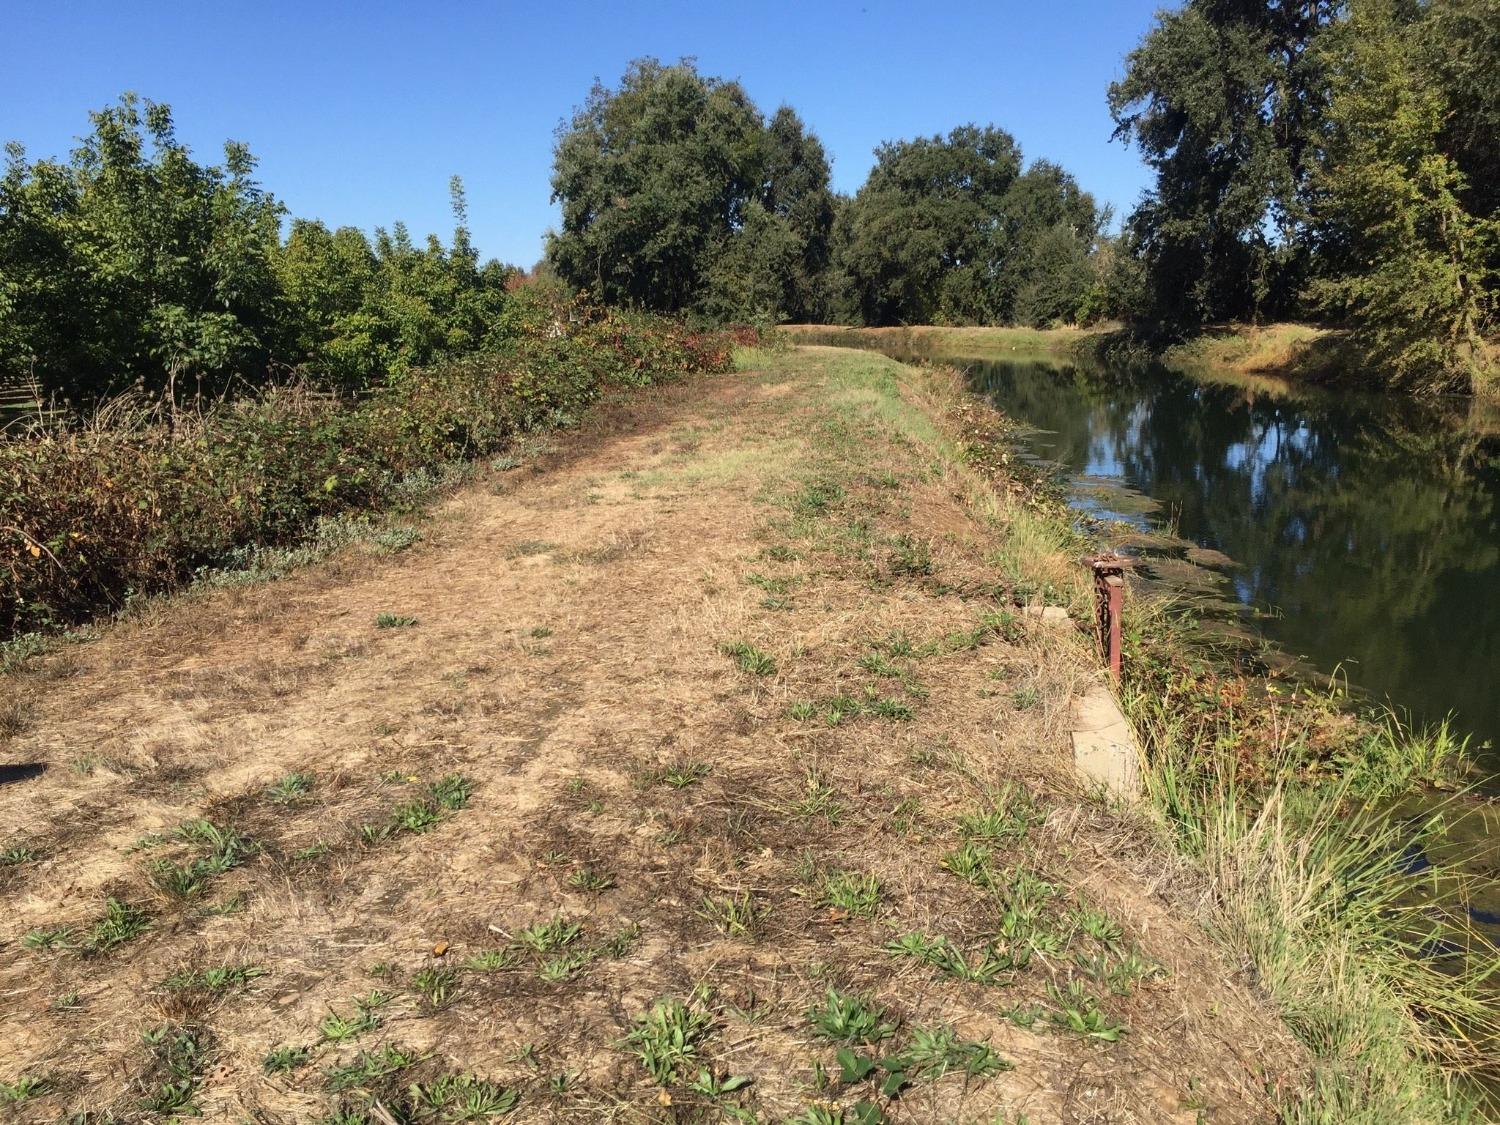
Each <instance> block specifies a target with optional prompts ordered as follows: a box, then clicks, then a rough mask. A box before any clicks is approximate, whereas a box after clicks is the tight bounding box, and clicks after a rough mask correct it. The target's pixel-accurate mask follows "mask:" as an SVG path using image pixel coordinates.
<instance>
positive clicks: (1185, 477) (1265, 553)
mask: <svg viewBox="0 0 1500 1125" xmlns="http://www.w3.org/2000/svg"><path fill="white" fill-rule="evenodd" d="M962 362H963V364H964V366H966V367H968V368H969V370H970V372H971V378H972V381H973V382H974V384H975V385H976V387H977V388H979V389H982V390H983V391H984V392H986V393H987V394H988V395H989V396H990V397H991V398H992V399H993V401H994V402H995V403H996V404H997V405H998V406H999V407H1000V408H1001V409H1003V410H1004V411H1005V412H1006V413H1007V414H1009V415H1010V416H1011V417H1012V418H1015V419H1017V420H1019V421H1021V422H1023V423H1025V424H1027V425H1029V426H1031V427H1034V428H1035V429H1036V430H1037V431H1039V432H1037V433H1036V434H1034V435H1033V436H1032V438H1031V439H1030V445H1031V448H1032V450H1033V452H1035V453H1036V454H1037V455H1038V456H1040V457H1043V458H1046V459H1048V460H1052V461H1056V462H1058V463H1060V464H1061V465H1063V466H1065V467H1066V468H1067V469H1068V470H1070V471H1071V472H1072V473H1074V474H1076V476H1078V477H1083V478H1102V479H1104V480H1107V481H1114V482H1119V483H1121V484H1124V485H1127V486H1128V487H1129V488H1131V489H1134V490H1136V491H1139V492H1140V493H1143V494H1144V495H1146V496H1147V497H1150V498H1151V499H1152V500H1154V501H1156V509H1155V512H1154V514H1153V515H1151V516H1149V517H1145V518H1146V519H1148V520H1150V521H1154V522H1157V523H1164V524H1165V525H1167V526H1168V527H1172V528H1173V529H1174V530H1175V531H1176V533H1177V534H1178V535H1179V536H1180V537H1182V538H1183V539H1186V540H1190V541H1192V542H1193V543H1196V544H1198V545H1199V546H1200V547H1204V548H1211V549H1212V550H1214V551H1218V552H1222V553H1223V554H1224V555H1227V556H1228V558H1229V560H1232V565H1225V566H1224V567H1223V568H1222V569H1223V573H1224V574H1225V576H1226V580H1227V586H1228V592H1229V594H1230V596H1231V597H1232V598H1233V599H1234V600H1235V601H1237V602H1238V603H1239V604H1240V605H1242V606H1244V607H1246V608H1247V609H1253V610H1257V611H1259V615H1258V619H1257V622H1256V625H1257V627H1258V628H1259V629H1260V630H1261V631H1262V632H1264V633H1265V634H1266V635H1268V636H1269V637H1270V638H1271V639H1272V640H1273V641H1275V642H1276V643H1277V644H1278V645H1279V646H1280V647H1282V648H1283V649H1285V650H1286V651H1287V652H1288V653H1290V654H1291V655H1294V656H1300V657H1303V658H1305V659H1306V660H1307V661H1308V662H1309V663H1310V664H1312V665H1313V666H1314V667H1315V668H1317V669H1319V670H1320V671H1322V672H1325V673H1332V672H1334V671H1335V670H1337V671H1339V672H1340V673H1341V674H1343V675H1346V676H1347V677H1348V679H1349V681H1350V682H1351V683H1352V684H1353V685H1354V686H1356V687H1357V688H1359V689H1362V690H1363V691H1364V692H1366V693H1368V694H1369V695H1370V696H1371V697H1373V698H1374V699H1376V700H1382V701H1388V702H1390V703H1392V704H1394V705H1395V706H1397V707H1400V708H1403V709H1406V710H1407V711H1409V712H1410V713H1411V715H1412V716H1413V717H1414V718H1415V719H1416V720H1417V721H1419V722H1426V721H1432V720H1436V719H1441V718H1442V717H1444V716H1445V715H1448V714H1452V715H1454V716H1455V718H1456V720H1457V723H1458V725H1459V727H1460V728H1461V729H1464V730H1467V731H1471V732H1473V735H1474V739H1475V742H1476V744H1477V743H1482V742H1489V743H1490V744H1491V746H1490V748H1489V749H1485V750H1482V751H1481V759H1482V764H1483V765H1484V766H1486V767H1487V768H1488V770H1489V771H1490V772H1494V771H1497V770H1500V755H1497V754H1496V752H1495V749H1494V747H1495V746H1497V745H1500V439H1497V438H1496V437H1495V436H1493V427H1490V429H1491V436H1485V435H1484V433H1483V427H1475V426H1472V425H1469V424H1465V423H1463V422H1458V421H1456V420H1455V417H1454V415H1455V414H1456V413H1462V412H1463V410H1464V409H1466V408H1465V407H1463V406H1462V405H1461V404H1447V405H1445V406H1444V405H1440V406H1436V407H1434V406H1423V405H1421V404H1417V403H1412V402H1408V401H1393V400H1391V399H1390V398H1388V397H1382V398H1376V397H1374V396H1356V395H1350V394H1338V395H1336V394H1330V393H1306V394H1302V393H1299V394H1295V395H1288V394H1286V393H1284V392H1278V393H1271V392H1268V391H1266V390H1257V389H1253V388H1250V387H1247V386H1245V385H1235V384H1230V383H1214V382H1206V381H1203V380H1199V379H1195V378H1191V377H1188V376H1185V375H1179V374H1175V373H1172V372H1168V371H1165V370H1159V369H1157V370H1147V371H1130V372H1123V371H1101V372H1084V371H1081V370H1078V369H1076V368H1070V367H1063V366H1059V365H1056V364H1052V363H1040V362H1031V363H1018V362H1003V363H995V362H971V361H968V360H964V361H962ZM1095 495H1096V494H1094V493H1089V496H1090V499H1091V502H1094V501H1093V498H1094V497H1095ZM1105 496H1106V500H1105V504H1106V505H1107V504H1108V499H1107V496H1108V493H1107V492H1106V493H1105ZM1119 514H1120V515H1122V516H1123V515H1124V513H1119ZM1130 518H1135V519H1140V518H1141V517H1139V516H1136V517H1130Z"/></svg>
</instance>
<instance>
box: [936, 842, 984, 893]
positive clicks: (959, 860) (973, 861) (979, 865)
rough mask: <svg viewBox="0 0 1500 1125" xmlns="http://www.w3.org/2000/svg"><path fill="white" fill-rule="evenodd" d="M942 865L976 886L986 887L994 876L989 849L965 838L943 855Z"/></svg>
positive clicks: (946, 869)
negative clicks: (957, 846) (961, 842)
mask: <svg viewBox="0 0 1500 1125" xmlns="http://www.w3.org/2000/svg"><path fill="white" fill-rule="evenodd" d="M942 865H943V870H944V871H947V872H949V873H951V874H953V875H957V876H958V877H959V878H960V879H962V880H964V882H966V883H972V884H974V886H976V887H988V886H989V885H990V883H991V881H992V880H993V878H994V875H993V874H992V872H991V871H990V849H989V848H987V847H985V846H984V845H983V844H977V843H975V842H974V841H973V840H965V841H964V842H963V845H962V846H961V847H959V848H958V849H957V850H955V851H951V852H948V853H947V854H946V855H944V856H943V859H942Z"/></svg>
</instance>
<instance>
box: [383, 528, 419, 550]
mask: <svg viewBox="0 0 1500 1125" xmlns="http://www.w3.org/2000/svg"><path fill="white" fill-rule="evenodd" d="M374 538H375V545H376V546H377V547H380V548H381V549H382V550H384V551H387V552H389V553H390V554H395V553H396V552H397V551H404V550H406V548H408V547H410V546H411V545H412V544H413V543H416V542H417V541H418V540H420V539H421V538H422V533H421V532H420V531H418V530H417V529H416V528H414V527H408V526H406V525H404V524H401V525H397V526H396V527H388V528H386V529H385V530H384V531H382V532H379V533H377V534H376V535H375V537H374Z"/></svg>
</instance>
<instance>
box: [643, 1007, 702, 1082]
mask: <svg viewBox="0 0 1500 1125" xmlns="http://www.w3.org/2000/svg"><path fill="white" fill-rule="evenodd" d="M712 1022H713V1021H712V1017H711V1016H710V1015H709V1014H708V1013H707V1012H704V1011H700V1010H697V1009H694V1008H689V1007H688V1006H687V1005H685V1004H683V1002H682V1001H681V1000H677V999H674V998H669V999H665V1000H659V1001H657V1003H656V1005H655V1006H654V1007H652V1009H651V1010H650V1011H649V1012H644V1013H642V1014H641V1015H639V1016H637V1017H636V1019H635V1023H634V1025H633V1026H632V1027H631V1030H630V1033H629V1034H628V1035H627V1036H626V1037H625V1042H626V1043H627V1044H629V1045H630V1046H631V1047H632V1048H633V1049H634V1053H635V1057H636V1058H638V1059H639V1060H640V1061H641V1065H642V1066H644V1067H645V1068H646V1072H647V1073H648V1074H650V1075H651V1078H652V1080H653V1081H655V1082H656V1084H657V1085H658V1086H671V1085H675V1084H677V1083H678V1082H680V1081H682V1078H683V1073H684V1071H685V1070H686V1068H687V1067H689V1066H691V1065H692V1064H693V1063H695V1062H696V1061H697V1059H698V1052H699V1050H700V1048H701V1047H702V1044H703V1040H704V1038H706V1037H707V1035H708V1029H709V1026H710V1025H711V1024H712Z"/></svg>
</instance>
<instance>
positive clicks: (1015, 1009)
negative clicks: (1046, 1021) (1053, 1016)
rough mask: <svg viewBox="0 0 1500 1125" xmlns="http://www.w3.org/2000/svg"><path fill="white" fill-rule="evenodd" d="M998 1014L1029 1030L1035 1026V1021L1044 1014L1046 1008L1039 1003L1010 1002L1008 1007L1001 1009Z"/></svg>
mask: <svg viewBox="0 0 1500 1125" xmlns="http://www.w3.org/2000/svg"><path fill="white" fill-rule="evenodd" d="M1000 1014H1001V1015H1002V1016H1004V1017H1005V1018H1006V1019H1008V1020H1010V1022H1011V1023H1013V1024H1015V1025H1016V1026H1017V1027H1019V1028H1023V1029H1026V1030H1030V1029H1031V1028H1033V1027H1035V1026H1036V1021H1037V1020H1039V1019H1041V1018H1042V1016H1044V1015H1045V1014H1046V1009H1045V1008H1043V1007H1041V1005H1039V1004H1032V1005H1030V1006H1023V1005H1021V1004H1012V1005H1011V1006H1010V1007H1009V1008H1004V1009H1002V1010H1001V1012H1000Z"/></svg>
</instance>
